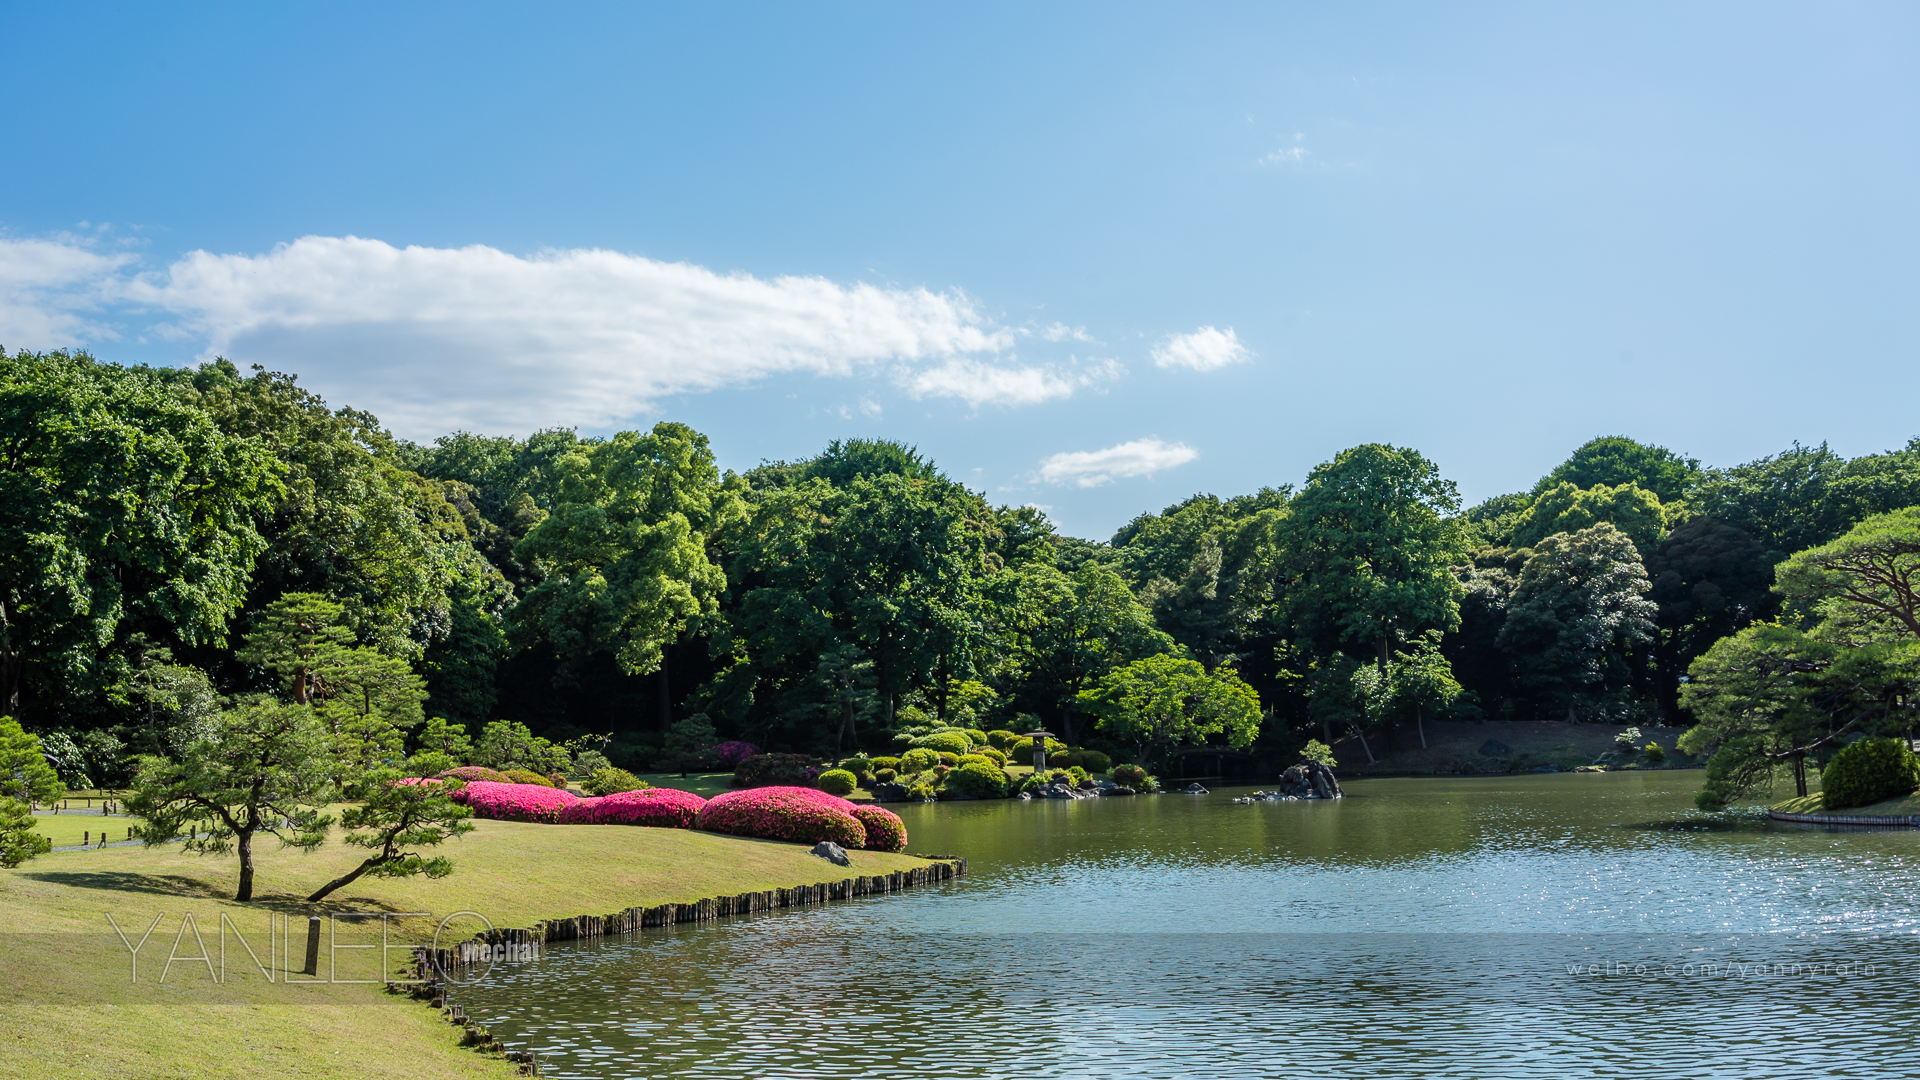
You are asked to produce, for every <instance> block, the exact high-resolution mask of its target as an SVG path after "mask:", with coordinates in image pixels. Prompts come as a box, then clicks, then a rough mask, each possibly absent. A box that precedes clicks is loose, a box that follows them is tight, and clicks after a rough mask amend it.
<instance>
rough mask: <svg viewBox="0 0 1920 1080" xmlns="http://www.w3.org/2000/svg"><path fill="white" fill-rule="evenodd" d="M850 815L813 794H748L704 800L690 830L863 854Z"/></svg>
mask: <svg viewBox="0 0 1920 1080" xmlns="http://www.w3.org/2000/svg"><path fill="white" fill-rule="evenodd" d="M853 810H854V805H853V804H852V803H850V802H848V801H847V800H845V799H842V798H840V797H838V796H836V795H829V794H827V793H826V792H824V791H821V790H819V789H817V788H803V787H760V788H748V789H747V790H745V791H729V792H727V793H726V794H724V795H716V796H714V797H713V798H712V799H710V800H708V801H707V805H705V806H703V807H701V808H700V816H699V817H698V818H697V819H696V820H695V823H694V827H695V828H699V829H704V830H706V831H707V832H717V833H730V834H732V835H734V836H757V837H760V838H761V839H764V840H794V841H798V842H799V843H802V844H815V843H819V842H820V841H822V840H831V841H833V842H834V843H836V844H839V845H840V846H841V847H844V848H856V849H857V848H864V847H866V846H867V827H866V826H865V825H862V824H861V823H860V819H859V818H857V817H854V816H853ZM903 831H904V830H903Z"/></svg>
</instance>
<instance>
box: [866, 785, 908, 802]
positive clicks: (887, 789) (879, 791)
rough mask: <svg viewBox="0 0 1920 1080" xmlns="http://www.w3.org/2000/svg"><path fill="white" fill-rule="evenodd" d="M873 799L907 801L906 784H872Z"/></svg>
mask: <svg viewBox="0 0 1920 1080" xmlns="http://www.w3.org/2000/svg"><path fill="white" fill-rule="evenodd" d="M873 801H874V802H906V801H907V785H905V784H875V785H873Z"/></svg>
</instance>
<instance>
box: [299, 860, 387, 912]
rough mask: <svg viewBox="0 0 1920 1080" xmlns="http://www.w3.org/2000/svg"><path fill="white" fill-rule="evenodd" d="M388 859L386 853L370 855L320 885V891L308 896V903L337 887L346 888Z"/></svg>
mask: <svg viewBox="0 0 1920 1080" xmlns="http://www.w3.org/2000/svg"><path fill="white" fill-rule="evenodd" d="M386 861H387V857H386V856H385V855H373V856H370V857H369V858H368V859H367V860H366V861H365V862H363V863H361V864H360V865H359V866H356V867H354V868H353V869H351V870H349V871H347V872H346V873H344V874H342V875H340V876H339V877H337V878H334V879H333V880H332V881H329V882H327V883H326V884H325V885H322V886H320V891H319V892H316V893H314V894H313V895H312V896H309V897H307V903H309V904H311V903H315V902H316V901H318V900H320V899H321V898H322V897H325V896H326V895H327V894H328V893H330V892H332V891H334V890H335V889H344V888H346V887H347V886H349V885H351V884H353V882H354V880H355V879H356V878H358V877H359V876H360V875H361V874H364V873H366V872H367V871H369V870H371V869H373V868H374V867H376V866H379V865H380V864H381V863H383V862H386Z"/></svg>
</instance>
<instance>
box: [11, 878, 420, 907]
mask: <svg viewBox="0 0 1920 1080" xmlns="http://www.w3.org/2000/svg"><path fill="white" fill-rule="evenodd" d="M20 876H21V877H24V878H31V879H32V880H34V881H44V882H46V883H48V884H50V885H65V886H67V887H68V888H73V889H98V890H100V891H102V892H121V893H147V894H150V895H155V896H177V897H181V898H183V899H192V900H232V899H233V887H232V886H231V885H226V884H221V885H218V886H216V885H215V884H214V883H213V882H210V881H207V880H205V879H202V878H190V877H186V876H184V875H181V874H141V873H133V872H129V871H124V870H89V871H73V870H59V871H55V870H48V871H40V872H38V873H28V874H21V875H20ZM248 903H249V904H250V905H251V906H253V907H256V908H261V909H264V910H270V911H281V912H286V913H288V914H290V915H291V914H299V915H311V914H315V913H322V914H324V913H328V912H348V911H369V910H378V911H398V910H400V909H399V908H398V907H396V906H395V905H393V904H391V903H389V902H387V901H385V900H375V899H373V898H372V897H368V896H330V897H327V898H326V899H325V900H322V901H320V902H319V903H317V904H310V903H308V902H307V901H306V899H305V898H304V897H301V896H293V895H289V894H286V893H277V892H268V893H255V894H254V897H253V899H252V900H250V901H248Z"/></svg>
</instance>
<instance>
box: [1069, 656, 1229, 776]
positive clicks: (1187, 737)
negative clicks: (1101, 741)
mask: <svg viewBox="0 0 1920 1080" xmlns="http://www.w3.org/2000/svg"><path fill="white" fill-rule="evenodd" d="M1080 701H1081V705H1082V706H1083V707H1084V708H1085V709H1086V710H1087V711H1088V712H1090V713H1092V714H1094V715H1095V716H1097V717H1099V718H1100V720H1099V725H1100V730H1102V731H1104V732H1106V733H1107V734H1108V735H1109V736H1111V737H1112V738H1114V739H1116V740H1118V741H1120V742H1123V743H1130V744H1132V746H1133V747H1134V750H1135V755H1134V763H1135V764H1138V765H1145V764H1146V763H1147V759H1148V757H1149V756H1150V755H1152V754H1153V753H1154V752H1155V751H1158V750H1164V749H1168V748H1171V747H1174V746H1178V745H1183V744H1203V743H1205V742H1206V741H1207V740H1208V739H1209V738H1210V737H1212V736H1215V735H1223V736H1225V737H1226V742H1227V745H1229V746H1232V747H1236V748H1243V747H1247V746H1250V745H1252V744H1253V740H1254V737H1255V736H1257V735H1258V734H1259V733H1260V697H1259V695H1257V694H1255V693H1254V692H1253V688H1252V687H1250V686H1248V685H1247V684H1246V683H1245V682H1242V681H1241V679H1240V677H1239V676H1238V675H1236V674H1235V673H1234V671H1233V669H1232V668H1226V667H1222V668H1219V669H1217V670H1215V671H1212V672H1209V671H1208V670H1207V669H1206V668H1205V667H1203V666H1201V665H1200V663H1199V662H1197V661H1194V660H1182V659H1178V658H1175V657H1172V656H1167V655H1164V654H1163V655H1160V656H1149V657H1147V658H1146V659H1144V660H1135V661H1134V662H1132V663H1130V664H1128V665H1127V666H1125V667H1123V668H1119V669H1118V670H1115V671H1112V672H1109V673H1108V674H1107V675H1106V676H1105V677H1104V678H1102V679H1101V680H1100V682H1099V684H1098V685H1096V686H1094V687H1092V688H1090V689H1087V690H1083V691H1081V693H1080Z"/></svg>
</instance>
